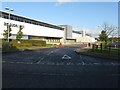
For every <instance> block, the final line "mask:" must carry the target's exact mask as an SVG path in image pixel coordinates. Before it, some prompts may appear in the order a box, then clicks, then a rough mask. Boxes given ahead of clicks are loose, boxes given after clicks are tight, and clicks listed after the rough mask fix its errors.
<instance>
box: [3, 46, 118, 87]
mask: <svg viewBox="0 0 120 90" xmlns="http://www.w3.org/2000/svg"><path fill="white" fill-rule="evenodd" d="M77 48H78V46H63V47H58V48H55V47H54V48H46V49H45V48H44V49H40V50H31V51H21V52H16V53H6V54H3V56H2V58H3V59H2V67H3V68H2V70H3V74H2V75H3V78H2V86H3V88H118V84H119V77H120V74H119V66H120V63H119V62H117V61H114V60H108V59H107V60H106V59H102V58H95V57H90V56H85V55H80V54H77V53H75V52H74V50H75V49H77ZM64 55H67V56H69V57H71V59H70V60H67V59H65V60H63V59H62V57H63V56H64Z"/></svg>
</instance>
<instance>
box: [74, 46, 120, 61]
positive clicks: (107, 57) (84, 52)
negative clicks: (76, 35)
mask: <svg viewBox="0 0 120 90" xmlns="http://www.w3.org/2000/svg"><path fill="white" fill-rule="evenodd" d="M89 49H90V48H87V47H86V48H81V49H80V48H79V49H76V50H75V52H76V53H77V54H81V55H86V56H92V57H95V58H103V59H110V60H118V59H119V58H114V57H109V56H106V55H102V54H98V53H94V52H88V50H89Z"/></svg>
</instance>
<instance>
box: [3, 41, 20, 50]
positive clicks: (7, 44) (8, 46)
mask: <svg viewBox="0 0 120 90" xmlns="http://www.w3.org/2000/svg"><path fill="white" fill-rule="evenodd" d="M17 50H18V49H17V48H16V46H13V44H12V43H10V42H2V51H17Z"/></svg>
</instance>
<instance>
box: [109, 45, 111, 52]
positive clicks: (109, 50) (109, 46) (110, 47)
mask: <svg viewBox="0 0 120 90" xmlns="http://www.w3.org/2000/svg"><path fill="white" fill-rule="evenodd" d="M110 52H111V46H110V45H109V54H110Z"/></svg>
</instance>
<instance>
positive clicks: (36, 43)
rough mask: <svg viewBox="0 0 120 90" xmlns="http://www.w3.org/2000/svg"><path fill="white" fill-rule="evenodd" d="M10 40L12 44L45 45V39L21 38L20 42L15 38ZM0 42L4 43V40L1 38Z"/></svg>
mask: <svg viewBox="0 0 120 90" xmlns="http://www.w3.org/2000/svg"><path fill="white" fill-rule="evenodd" d="M10 41H11V42H10V43H12V45H13V46H46V41H42V40H21V43H18V41H17V40H10ZM2 42H3V43H4V42H5V40H4V39H2ZM4 45H5V44H4ZM4 45H3V46H4Z"/></svg>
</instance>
